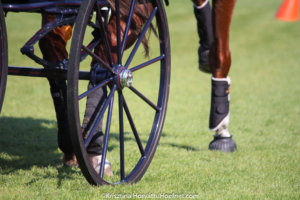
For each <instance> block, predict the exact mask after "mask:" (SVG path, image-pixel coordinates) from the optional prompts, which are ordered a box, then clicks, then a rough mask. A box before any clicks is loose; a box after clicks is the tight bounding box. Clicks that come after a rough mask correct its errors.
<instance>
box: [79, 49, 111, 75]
mask: <svg viewBox="0 0 300 200" xmlns="http://www.w3.org/2000/svg"><path fill="white" fill-rule="evenodd" d="M82 49H83V50H84V51H85V52H87V53H88V54H89V55H90V56H92V57H93V58H94V59H96V60H97V61H98V62H99V63H100V64H101V65H102V66H103V67H105V68H106V69H107V70H109V71H110V72H111V73H113V74H114V71H113V70H112V68H111V67H110V66H109V65H108V64H107V63H106V62H105V61H104V60H102V58H100V57H99V56H97V55H96V54H95V53H94V52H92V51H91V50H90V49H89V48H87V47H86V46H84V45H82Z"/></svg>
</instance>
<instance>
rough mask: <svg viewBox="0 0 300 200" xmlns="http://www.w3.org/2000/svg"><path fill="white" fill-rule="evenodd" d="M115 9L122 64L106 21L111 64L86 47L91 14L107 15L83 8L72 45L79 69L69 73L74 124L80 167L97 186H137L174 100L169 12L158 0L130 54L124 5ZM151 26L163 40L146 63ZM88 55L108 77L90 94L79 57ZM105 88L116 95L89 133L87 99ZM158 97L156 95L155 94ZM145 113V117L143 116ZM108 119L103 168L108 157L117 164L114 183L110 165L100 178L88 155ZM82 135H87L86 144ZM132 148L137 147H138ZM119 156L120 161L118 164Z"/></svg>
mask: <svg viewBox="0 0 300 200" xmlns="http://www.w3.org/2000/svg"><path fill="white" fill-rule="evenodd" d="M115 5H116V7H115V13H116V15H115V17H116V24H117V26H116V33H117V45H116V46H117V50H116V55H117V56H116V57H117V58H116V59H115V60H116V62H114V61H113V58H112V56H111V48H112V46H111V44H110V42H109V40H108V37H107V35H106V34H105V33H107V32H108V31H107V30H106V29H105V25H104V23H103V20H98V21H100V22H99V23H98V25H99V26H100V27H102V28H99V30H100V34H101V36H102V37H101V38H102V39H103V38H104V43H105V50H104V51H106V55H108V56H107V61H104V60H103V59H102V58H101V57H98V56H97V55H96V54H95V53H93V49H92V48H89V45H86V44H87V43H86V42H87V41H89V39H86V37H88V36H86V35H88V34H87V33H88V28H87V29H86V28H85V27H87V24H88V22H89V19H92V20H93V18H90V13H92V12H93V11H95V12H96V15H97V16H98V17H99V18H101V19H102V13H101V11H100V9H99V6H97V5H95V0H89V1H84V2H83V4H82V7H84V8H85V10H84V11H83V9H82V8H81V9H80V11H79V15H78V16H79V17H78V20H77V22H76V26H75V29H74V36H73V40H72V44H71V53H70V66H74V67H70V69H69V70H68V117H69V124H70V130H71V135H72V142H73V146H74V148H75V149H74V150H75V153H76V156H77V159H78V161H79V165H80V168H81V170H82V172H83V174H84V175H85V177H86V178H87V180H88V181H89V182H90V183H92V184H119V183H123V182H136V181H138V180H139V179H140V178H141V177H142V176H143V174H144V173H145V171H146V169H147V167H148V165H149V164H150V162H151V160H152V157H153V155H154V152H155V150H156V146H157V144H158V140H159V137H160V134H161V130H162V126H163V123H164V118H165V112H166V106H167V100H168V91H169V77H170V55H169V39H168V29H167V27H166V21H165V13H164V11H163V7H162V4H161V2H160V1H157V2H155V3H153V5H154V8H153V10H152V11H151V14H150V15H149V18H148V19H147V20H146V22H145V23H144V25H143V27H142V31H141V32H140V35H139V37H138V39H137V40H136V41H135V43H134V44H133V46H132V47H130V48H129V50H127V51H125V49H126V48H125V46H126V42H127V41H126V40H127V39H128V38H127V37H125V38H121V34H120V33H121V26H120V7H119V6H118V5H119V1H118V0H116V3H115ZM134 5H136V4H135V1H134V0H132V1H131V5H130V9H129V11H128V20H127V21H126V27H125V28H124V30H123V33H124V35H127V33H128V32H129V31H130V30H129V28H128V27H129V25H130V23H131V17H132V13H133V9H134ZM96 19H97V17H96ZM96 19H94V20H96ZM155 19H156V20H155ZM151 23H155V25H156V27H157V32H158V38H156V37H155V38H154V37H152V38H153V39H155V40H156V41H155V42H154V44H152V43H151V47H150V49H151V51H153V50H154V53H153V55H154V56H152V54H151V55H150V57H149V58H146V61H141V60H140V59H139V57H140V54H141V53H142V51H141V47H140V46H141V45H140V44H141V43H142V41H143V38H144V37H145V35H146V33H147V32H148V30H149V27H150V25H151ZM89 24H91V23H89ZM94 24H96V23H94ZM128 24H129V25H128ZM94 27H95V26H94ZM101 31H102V33H101ZM152 38H151V39H152ZM83 52H85V53H86V54H87V55H88V56H87V57H90V59H93V60H97V62H98V63H100V64H101V66H102V68H103V69H105V70H106V76H105V78H103V77H102V79H101V80H100V81H98V82H97V84H95V86H94V87H93V88H91V89H88V90H87V89H83V88H84V86H82V83H81V82H82V81H79V80H78V77H80V73H81V72H82V69H84V67H85V69H86V65H88V64H83V63H84V62H80V59H79V58H80V57H82V54H83ZM155 66H156V67H155ZM150 68H151V69H150ZM153 71H154V72H153ZM91 74H93V73H91ZM150 75H152V76H151V79H150V80H149V78H148V79H147V80H146V78H147V77H148V76H150ZM91 76H93V75H91ZM95 77H96V78H95ZM79 79H80V78H79ZM93 79H97V76H96V75H95V76H94V78H93ZM99 79H100V78H99ZM145 82H146V83H145ZM140 84H141V85H140ZM149 84H150V85H151V87H150V92H146V91H145V90H144V89H143V88H142V87H144V86H146V88H148V87H149ZM102 87H106V88H109V89H110V91H109V93H108V95H107V97H106V99H105V101H104V103H103V104H102V106H101V107H100V108H99V110H96V111H95V112H94V114H95V118H94V119H93V120H90V124H91V125H90V126H89V127H88V128H86V129H88V130H85V129H84V128H82V123H81V122H82V120H83V116H82V115H83V110H84V109H85V106H84V105H85V100H84V99H86V97H87V96H88V95H89V94H91V93H93V92H95V91H96V90H97V89H99V88H102ZM152 87H153V88H154V89H153V88H152ZM141 91H142V92H141ZM153 91H155V92H153ZM153 93H156V94H155V95H153ZM115 94H117V96H118V98H115ZM115 99H117V100H115ZM82 102H84V103H82ZM131 102H133V103H131ZM114 104H116V105H114ZM140 104H143V105H140ZM114 107H118V110H117V111H115V112H114V111H113V108H114ZM136 107H138V108H139V109H144V111H145V113H143V112H141V111H136V109H135V108H136ZM149 110H151V111H149ZM146 111H148V112H150V114H148V113H146ZM114 114H116V115H117V117H116V119H114V118H113V116H114ZM141 114H143V115H144V116H142V117H141ZM126 118H127V119H126ZM140 118H142V119H140ZM102 120H103V124H106V125H105V126H104V127H105V128H104V131H103V132H104V136H103V138H104V139H103V150H102V163H104V161H105V158H107V157H109V160H110V161H113V162H111V163H112V167H113V171H114V174H115V176H114V177H113V178H108V177H105V176H104V164H103V165H101V166H100V172H99V174H98V173H96V172H95V170H94V169H93V167H92V166H91V164H90V162H89V159H88V156H87V151H86V148H87V147H88V145H89V144H90V142H91V140H92V137H93V135H94V134H95V132H96V129H97V126H98V124H99V123H101V121H102ZM145 120H146V121H147V122H148V121H151V122H150V123H148V124H145V122H143V121H145ZM115 121H117V122H115ZM114 127H118V128H114ZM144 127H147V128H144ZM82 133H87V135H86V136H85V137H84V139H83V137H82ZM109 138H110V139H109ZM117 144H118V145H117ZM132 144H135V145H134V146H135V147H132V146H133V145H132ZM132 148H135V149H136V150H137V152H138V153H136V152H133V150H130V149H132ZM108 150H109V151H108ZM117 154H119V155H117ZM136 154H137V155H136ZM116 155H117V156H116ZM116 157H119V158H118V159H116ZM117 166H119V167H117Z"/></svg>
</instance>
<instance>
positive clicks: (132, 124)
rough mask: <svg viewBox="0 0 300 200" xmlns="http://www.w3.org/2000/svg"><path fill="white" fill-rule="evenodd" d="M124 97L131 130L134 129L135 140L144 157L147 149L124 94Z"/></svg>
mask: <svg viewBox="0 0 300 200" xmlns="http://www.w3.org/2000/svg"><path fill="white" fill-rule="evenodd" d="M122 98H123V107H124V110H125V113H126V116H127V119H128V121H129V124H130V127H131V130H132V132H133V135H134V137H135V140H136V143H137V145H138V147H139V150H140V152H141V155H142V157H143V156H145V150H144V148H143V145H142V142H141V139H140V137H139V134H138V132H137V130H136V127H135V124H134V122H133V119H132V117H131V114H130V111H129V109H128V106H127V103H126V101H125V98H124V96H122Z"/></svg>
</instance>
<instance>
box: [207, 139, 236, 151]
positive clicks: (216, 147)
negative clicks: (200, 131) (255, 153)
mask: <svg viewBox="0 0 300 200" xmlns="http://www.w3.org/2000/svg"><path fill="white" fill-rule="evenodd" d="M208 148H209V150H212V151H223V152H234V151H235V150H236V148H237V147H236V143H235V141H234V140H233V139H232V136H230V137H221V136H214V139H213V141H211V142H210V144H209V147H208Z"/></svg>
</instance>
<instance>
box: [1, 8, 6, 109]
mask: <svg viewBox="0 0 300 200" xmlns="http://www.w3.org/2000/svg"><path fill="white" fill-rule="evenodd" d="M7 65H8V52H7V36H6V25H5V18H4V14H3V9H2V4H1V3H0V112H1V108H2V104H3V100H4V93H5V87H6V79H7Z"/></svg>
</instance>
